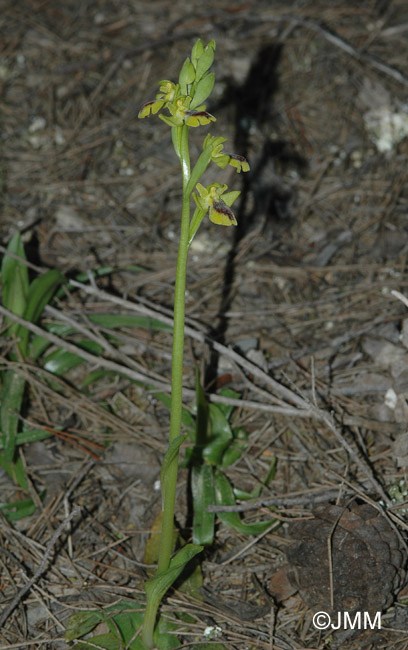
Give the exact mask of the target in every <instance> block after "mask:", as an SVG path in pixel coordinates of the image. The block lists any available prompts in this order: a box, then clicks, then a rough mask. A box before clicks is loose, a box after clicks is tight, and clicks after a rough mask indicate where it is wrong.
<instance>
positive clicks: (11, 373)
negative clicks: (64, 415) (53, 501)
mask: <svg viewBox="0 0 408 650" xmlns="http://www.w3.org/2000/svg"><path fill="white" fill-rule="evenodd" d="M25 259H26V258H25V253H24V247H23V244H22V242H21V236H20V233H16V234H15V235H14V236H13V237H12V239H11V240H10V243H9V245H8V248H7V254H5V255H4V257H3V261H2V266H1V282H2V300H3V307H5V308H6V309H8V310H9V311H10V312H12V313H13V314H15V315H16V316H20V317H22V318H24V320H27V321H29V322H30V323H36V322H37V320H38V319H39V317H40V316H41V313H42V311H43V309H44V307H45V305H46V304H47V303H48V302H49V301H50V300H51V298H52V296H53V295H54V293H55V292H56V290H57V288H58V287H59V285H60V284H61V283H62V282H64V276H63V275H62V273H60V271H57V270H56V269H53V270H51V271H47V272H46V273H44V275H42V276H40V277H37V278H35V279H34V280H33V281H32V282H31V284H30V282H29V277H28V270H27V265H26V264H25V263H24V261H25ZM6 325H7V329H6V330H5V331H4V332H3V334H4V335H7V336H8V337H11V338H12V340H13V341H14V343H15V345H14V346H13V348H12V349H11V350H10V352H9V353H8V355H7V356H8V361H9V362H11V363H10V365H9V366H8V367H6V368H5V369H4V370H3V376H2V386H1V393H0V400H1V405H0V424H1V432H2V433H1V443H2V445H1V446H2V451H0V465H1V466H2V467H3V469H5V470H6V472H7V473H8V474H9V475H10V476H11V477H12V478H13V479H14V480H15V481H16V482H17V483H18V484H19V485H20V487H22V488H24V489H26V488H27V479H26V475H25V471H24V467H23V465H22V462H21V459H20V458H19V457H16V444H17V434H18V431H19V427H20V413H21V410H22V406H23V400H24V392H25V388H26V380H25V378H24V373H23V368H22V364H24V362H26V361H27V360H29V359H30V360H31V361H35V360H36V358H38V356H39V354H41V351H42V349H41V347H39V346H37V347H35V346H34V347H31V346H30V343H31V341H30V332H29V331H28V329H27V328H26V327H24V326H23V325H19V324H18V323H16V322H13V321H12V320H11V318H7V319H6ZM13 365H14V367H13ZM17 366H18V367H19V369H18V370H17ZM21 503H24V504H25V505H27V504H26V502H25V501H24V502H21ZM24 512H25V513H26V514H27V510H24Z"/></svg>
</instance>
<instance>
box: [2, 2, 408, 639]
mask: <svg viewBox="0 0 408 650" xmlns="http://www.w3.org/2000/svg"><path fill="white" fill-rule="evenodd" d="M1 6H2V10H1V12H0V34H1V39H0V108H1V113H2V130H1V131H2V132H1V147H2V155H1V162H0V164H1V168H0V188H1V190H0V203H1V217H0V239H1V243H2V248H1V249H0V252H1V253H4V247H5V246H7V243H8V242H9V240H10V238H11V236H12V235H13V233H14V232H15V231H16V229H19V230H20V231H21V232H22V234H23V240H24V244H25V249H26V253H27V257H28V260H29V262H30V263H31V267H30V268H31V272H32V273H33V277H34V276H35V275H36V273H38V272H42V271H45V270H47V269H50V268H57V269H59V270H60V271H62V272H63V273H64V274H65V275H66V276H67V278H70V279H74V278H77V277H78V275H79V274H81V273H82V274H84V275H83V276H82V286H81V287H78V286H75V285H72V286H71V288H70V289H69V290H67V291H66V292H65V294H64V295H62V296H61V297H59V298H58V299H57V300H55V301H54V303H53V310H51V309H50V308H47V309H46V310H45V311H44V313H43V315H42V318H41V319H40V322H39V325H40V326H44V325H45V324H46V323H47V322H50V321H53V322H63V321H64V319H65V320H66V319H67V318H68V319H70V320H71V322H72V321H75V322H76V323H80V326H81V327H82V332H81V333H78V334H74V335H70V336H68V337H67V339H66V340H68V341H69V342H71V343H73V344H76V343H78V342H79V341H81V340H83V339H84V337H85V338H88V337H92V336H93V337H94V340H98V341H99V342H101V341H102V342H104V343H105V351H106V354H105V352H104V353H103V355H102V356H101V358H100V359H97V360H96V362H95V363H92V360H91V361H88V362H86V363H84V364H82V365H80V366H78V367H77V368H75V369H72V370H70V371H69V372H68V373H67V374H65V375H63V376H61V377H59V378H57V379H54V380H53V381H54V383H53V384H50V383H49V382H48V381H47V380H46V378H45V376H44V374H43V373H39V372H37V370H38V368H36V366H35V365H33V364H28V365H27V368H26V373H27V375H26V376H27V379H28V384H29V393H28V395H27V402H26V405H25V410H24V413H23V416H24V418H25V420H26V422H27V423H28V424H29V425H30V426H32V427H34V428H38V427H44V426H47V427H48V428H49V429H50V430H51V431H52V432H53V436H52V437H50V438H48V439H45V440H42V441H37V442H35V443H32V444H27V445H22V446H21V447H20V448H19V453H20V454H21V458H22V459H23V462H24V463H25V466H26V468H27V473H28V476H29V479H30V486H29V493H28V494H27V493H24V492H23V491H21V490H19V489H18V488H17V487H16V486H15V485H14V484H13V483H12V482H11V480H10V479H9V478H8V477H7V475H6V474H5V473H4V474H3V473H2V474H1V475H0V502H1V503H2V504H4V503H12V502H14V501H17V500H19V499H23V498H27V497H28V496H30V497H31V498H32V499H33V501H34V502H35V503H36V504H37V509H36V511H35V513H34V514H32V515H30V516H29V517H25V518H23V519H20V520H17V521H9V520H8V519H6V517H5V516H3V514H1V515H0V535H1V540H2V541H1V549H0V550H1V553H0V558H1V563H2V579H1V590H2V591H1V603H2V611H3V615H4V613H5V612H7V611H8V608H10V606H11V605H13V603H14V605H13V607H12V608H11V609H12V611H9V613H8V615H7V616H6V620H5V621H4V626H3V629H2V630H1V632H0V638H1V640H2V641H1V643H0V648H2V649H3V648H8V647H12V648H20V647H21V648H24V647H35V648H38V649H39V650H45V649H51V648H52V649H54V648H61V649H63V648H68V647H70V645H71V644H69V643H67V642H66V641H65V640H64V630H65V627H66V624H67V621H68V619H69V617H70V616H71V615H72V614H73V613H75V612H78V611H81V610H83V609H90V608H95V607H97V608H99V607H103V606H105V605H107V604H110V603H112V602H115V601H117V600H118V599H120V598H121V597H132V598H133V597H135V598H137V599H139V600H140V599H142V600H143V597H144V596H143V588H142V587H143V582H144V580H145V579H146V576H147V575H148V567H147V566H146V562H145V556H144V550H145V545H146V541H147V539H148V536H149V531H150V529H151V527H152V526H153V524H154V522H155V519H156V517H157V515H158V514H159V511H160V503H161V502H160V490H159V483H158V479H159V473H160V463H161V461H162V459H163V455H164V453H165V450H166V439H167V433H168V423H169V413H168V410H167V408H166V407H165V406H164V405H163V403H162V401H161V400H160V399H158V397H157V395H156V394H155V393H156V392H157V391H158V390H160V391H168V387H169V377H170V368H171V356H172V354H171V332H170V331H169V330H168V329H162V330H156V329H154V328H150V329H146V328H145V327H142V326H140V327H124V328H121V329H120V330H118V331H117V337H118V338H117V340H116V343H115V345H113V344H109V345H108V344H107V343H109V341H108V340H107V338H106V331H105V330H104V329H103V328H102V327H99V326H98V325H94V324H92V323H91V322H90V320H89V316H90V315H93V314H97V313H101V314H106V313H110V314H113V313H140V314H142V315H146V314H147V315H149V316H152V315H154V316H155V317H156V318H157V319H158V320H159V321H161V322H163V321H166V319H167V321H166V322H169V321H168V319H169V318H171V313H172V300H173V289H174V278H175V264H176V257H177V242H178V229H179V219H178V215H179V211H180V199H181V189H180V170H179V165H178V161H177V158H176V157H175V155H174V151H173V149H172V145H171V138H170V132H169V129H168V127H167V125H165V124H164V123H162V122H161V121H160V120H158V119H156V118H154V117H150V118H148V119H144V120H138V119H137V115H138V112H139V109H140V106H141V105H142V104H143V103H144V102H147V101H149V100H152V99H154V97H155V94H156V92H157V91H158V89H157V83H158V82H159V81H160V80H161V79H176V78H177V76H178V72H179V69H180V67H181V64H182V62H183V61H184V59H185V57H186V56H187V55H188V54H189V52H190V49H191V46H192V45H193V43H194V41H195V40H196V38H198V37H201V38H202V39H203V41H204V42H208V41H209V40H210V39H211V38H214V39H215V40H216V44H217V48H216V56H215V61H214V66H213V69H214V71H215V73H216V84H215V89H214V92H213V95H212V97H211V98H210V100H209V102H208V105H207V110H208V111H209V112H210V113H212V114H214V115H215V116H216V118H217V122H216V123H215V125H211V129H209V128H208V127H202V128H201V129H191V153H192V157H195V156H197V155H198V154H199V152H200V149H201V144H202V139H203V134H206V133H207V132H211V134H212V135H223V136H225V137H227V138H228V143H226V145H225V148H226V150H227V151H228V150H230V151H233V152H236V153H238V154H241V155H243V156H245V157H246V158H247V159H248V161H249V163H250V166H251V171H250V172H249V173H248V174H246V175H244V174H240V175H237V174H235V171H234V170H232V168H231V167H230V168H229V170H230V171H229V170H228V169H225V170H223V171H222V170H220V169H219V168H218V167H217V168H216V167H215V166H214V167H213V168H211V169H210V170H209V171H208V172H207V175H206V184H208V183H210V182H212V181H215V180H217V181H218V182H220V183H227V184H228V186H229V187H230V188H231V189H240V190H241V191H242V194H241V197H240V199H239V201H237V203H236V204H235V206H234V211H235V215H236V218H237V221H238V226H237V227H236V228H221V227H218V226H215V225H214V224H212V223H210V222H209V220H205V222H204V223H203V225H202V227H201V229H200V231H199V234H198V235H197V237H196V240H195V241H194V244H193V246H192V251H191V255H190V259H189V268H188V278H187V287H188V289H187V295H186V314H187V324H188V326H189V329H188V330H187V332H186V356H185V376H184V385H185V387H186V391H185V395H184V401H185V404H186V406H191V404H192V403H193V399H194V392H193V391H194V385H195V366H196V365H197V366H198V368H199V370H200V373H201V378H202V381H203V383H204V385H205V387H206V390H207V395H208V398H209V399H212V400H214V399H217V397H216V396H217V394H219V390H220V388H221V387H222V386H225V385H227V386H228V387H230V388H233V389H234V390H236V391H237V392H238V393H239V395H240V397H239V402H238V403H237V406H236V408H235V410H234V413H233V421H234V426H236V427H243V428H245V430H246V432H247V434H248V444H247V446H246V449H245V453H244V454H243V455H242V456H241V457H240V458H239V459H238V460H237V461H236V462H235V463H234V464H233V465H232V466H231V467H229V468H228V469H227V470H226V474H227V475H228V477H229V479H230V481H231V483H232V484H233V485H234V486H235V487H238V488H240V489H241V490H246V491H248V492H250V491H251V490H252V489H254V488H255V487H256V486H258V485H259V483H260V481H261V480H262V478H263V477H265V476H266V475H267V473H268V469H269V468H270V465H271V462H272V461H273V459H276V473H275V476H274V478H273V480H272V481H271V482H270V483H269V485H268V486H267V487H264V488H263V491H262V494H261V496H260V498H259V499H258V500H257V501H256V503H255V504H253V507H252V509H249V508H247V509H246V510H245V506H243V507H242V510H243V512H242V516H243V517H244V518H245V521H248V522H251V521H259V520H265V519H267V520H268V519H270V520H271V524H272V522H273V521H276V520H277V521H279V522H280V525H279V526H277V525H274V526H272V529H271V530H270V531H269V532H268V533H267V534H265V535H261V536H259V537H258V538H254V537H245V536H244V535H242V534H240V533H237V532H235V531H234V530H232V529H230V528H227V527H226V526H225V525H224V524H222V523H219V524H218V525H217V536H216V542H215V544H214V545H213V546H212V547H211V548H209V549H207V550H206V552H205V555H204V558H203V561H202V564H201V568H202V574H203V580H204V586H203V589H202V590H201V592H200V594H201V595H200V598H201V599H202V600H198V599H197V598H194V597H192V596H190V595H188V594H186V593H183V592H182V591H180V590H173V591H171V592H170V593H169V594H168V596H167V597H166V599H165V601H164V603H163V606H162V611H163V612H164V613H165V614H166V615H167V616H169V617H171V618H172V619H173V620H176V621H177V620H178V619H177V618H175V615H176V613H180V612H182V611H184V612H186V613H188V614H189V616H190V619H189V620H190V623H189V624H185V625H184V627H183V629H182V631H181V633H180V635H179V639H180V647H184V646H186V647H189V644H190V647H191V644H192V643H196V644H197V643H198V642H204V641H205V640H206V637H205V635H204V632H205V630H206V628H209V627H213V628H214V629H215V630H219V632H218V634H219V636H218V638H217V642H218V643H222V644H224V647H226V648H228V649H230V648H231V649H234V648H255V647H256V648H265V650H266V649H271V648H275V649H278V650H281V649H282V650H286V649H292V648H293V649H295V648H297V649H299V648H319V649H320V648H334V647H338V645H339V643H340V642H339V640H338V639H337V640H336V638H335V635H330V634H329V633H328V632H327V631H324V632H319V631H318V630H316V628H315V627H314V626H313V624H312V620H311V612H310V609H309V608H308V606H307V604H305V603H304V601H303V600H302V598H301V595H300V594H299V593H293V590H292V592H291V593H289V591H288V593H286V597H282V598H279V599H276V598H275V596H276V591H275V592H274V589H275V590H276V584H274V582H273V579H274V576H276V575H277V574H278V572H279V570H280V569H281V567H282V566H283V564H284V563H285V562H286V559H285V558H286V554H285V550H286V549H287V548H288V547H289V545H290V544H291V541H290V539H291V538H290V526H291V522H293V521H296V522H297V524H296V526H298V524H299V520H301V519H306V520H307V519H308V518H310V517H311V512H312V510H313V507H314V506H315V504H316V503H324V502H326V503H327V502H329V501H330V503H332V504H335V503H339V502H340V500H341V499H346V500H347V499H348V500H349V501H350V499H353V498H354V499H355V500H356V499H357V502H358V503H359V504H361V503H364V502H368V503H371V504H373V505H374V506H375V507H377V509H378V508H379V509H380V510H381V512H382V514H381V516H382V517H385V518H386V519H387V520H388V521H389V522H391V523H390V525H392V526H393V529H394V531H395V535H398V536H399V538H401V539H402V540H404V536H405V531H406V529H407V523H408V520H407V511H406V504H405V499H406V495H407V494H408V489H407V487H406V483H405V481H406V468H407V467H408V441H407V435H408V434H407V433H406V431H407V413H408V406H407V395H408V380H407V377H408V374H407V373H408V370H407V368H408V365H407V361H408V320H407V316H406V314H407V306H408V300H407V298H406V297H405V298H404V296H408V290H407V285H408V276H406V273H407V270H406V266H407V251H408V224H407V216H408V213H407V210H408V190H407V164H406V161H407V154H408V139H407V136H408V105H407V99H406V98H407V89H408V57H407V50H408V48H407V34H408V7H407V3H406V2H405V1H404V0H394V2H392V3H387V2H383V1H381V0H363V1H362V2H358V3H355V2H347V1H346V0H333V1H332V2H323V1H321V0H316V1H312V0H309V1H308V0H297V1H291V2H278V1H274V0H271V1H267V0H258V1H257V2H251V1H250V2H242V3H240V2H236V3H235V2H229V1H227V0H225V1H221V2H216V1H215V0H210V1H209V2H207V3H202V2H197V0H190V2H188V3H187V2H186V1H185V0H174V1H173V2H169V0H155V1H154V2H146V1H145V0H125V1H123V0H121V2H119V1H117V0H98V1H96V0H94V1H92V0H85V1H84V2H74V1H73V0H67V1H66V2H64V3H53V2H49V0H31V1H30V0H21V2H18V3H15V2H12V1H11V0H3V2H2V3H1ZM227 145H228V146H227ZM101 269H105V270H107V272H106V274H103V273H101ZM98 273H99V275H98ZM121 300H122V302H121ZM404 300H405V301H404ZM4 325H5V323H4V320H3V323H2V330H4ZM8 350H9V348H8V342H7V340H6V339H5V338H4V339H3V344H2V358H1V363H2V367H3V368H4V367H5V366H6V365H7V363H8V361H7V358H6V355H7V353H8ZM113 362H114V363H116V364H119V365H120V367H121V368H122V370H123V372H121V373H119V372H118V369H117V366H116V371H115V372H111V373H108V372H106V373H105V375H104V377H103V378H102V379H100V380H99V381H98V382H94V383H92V384H90V385H89V386H88V387H87V389H86V390H84V389H81V382H82V381H83V380H84V379H85V378H86V377H87V376H88V375H89V373H90V372H91V371H94V370H96V369H99V370H105V371H109V370H112V366H109V363H111V364H112V363H113ZM132 372H133V373H139V374H142V375H143V376H145V377H147V378H148V380H149V381H150V382H151V384H150V385H151V388H150V389H146V388H144V387H143V386H141V385H140V384H137V383H135V382H134V381H133V380H132ZM133 379H134V376H133ZM61 430H63V431H64V434H65V435H64V436H61V434H60V433H58V432H60V431H61ZM271 506H273V508H272V509H271ZM327 507H329V506H327ZM70 516H71V519H69V524H68V528H66V527H65V528H64V526H62V527H61V528H59V526H60V525H61V524H62V523H63V522H64V521H65V520H66V519H67V518H69V517H70ZM176 516H177V523H178V526H179V527H180V529H181V530H182V532H183V535H184V537H185V539H189V535H191V528H190V526H191V511H190V503H189V498H188V472H187V470H186V469H182V470H181V472H180V480H179V483H178V493H177V513H176ZM296 530H299V529H298V528H297V529H296ZM33 578H34V579H33ZM30 579H31V583H30V589H28V590H27V591H26V592H24V593H23V591H22V590H23V588H24V586H25V585H27V582H28V581H29V580H30ZM275 582H276V580H275ZM271 585H272V586H271ZM281 587H282V591H283V592H284V591H285V590H284V586H282V585H281ZM371 587H372V585H371ZM274 593H275V596H274ZM281 595H282V594H281ZM284 595H285V594H284ZM405 597H406V594H405V595H404V590H403V591H400V592H399V594H397V595H396V596H395V599H393V600H394V602H393V604H392V606H391V607H389V608H388V609H387V610H386V611H384V612H383V615H382V630H381V631H371V630H367V631H366V632H364V634H362V635H360V636H359V637H358V638H355V637H354V636H353V637H350V638H349V639H346V638H342V639H341V647H350V648H361V647H374V646H375V647H378V646H381V647H383V648H389V649H391V648H398V649H401V650H402V649H403V648H406V647H408V641H407V639H408V616H407V609H406V600H405ZM13 599H16V600H13ZM277 601H279V602H277ZM385 601H387V602H388V600H387V598H384V602H385ZM328 608H329V604H328ZM0 616H1V613H0Z"/></svg>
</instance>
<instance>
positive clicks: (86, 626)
mask: <svg viewBox="0 0 408 650" xmlns="http://www.w3.org/2000/svg"><path fill="white" fill-rule="evenodd" d="M101 613H102V612H99V611H86V612H77V613H76V614H72V616H70V617H69V619H68V625H67V627H66V628H65V638H66V640H67V641H73V640H74V639H80V638H81V636H84V634H88V633H89V632H92V630H93V629H94V627H96V626H97V625H98V623H99V622H100V620H101Z"/></svg>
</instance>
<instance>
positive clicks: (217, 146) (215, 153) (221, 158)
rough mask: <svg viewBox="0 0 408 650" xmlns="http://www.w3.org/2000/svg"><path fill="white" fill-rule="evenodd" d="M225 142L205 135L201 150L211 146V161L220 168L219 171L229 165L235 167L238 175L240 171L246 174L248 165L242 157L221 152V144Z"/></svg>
mask: <svg viewBox="0 0 408 650" xmlns="http://www.w3.org/2000/svg"><path fill="white" fill-rule="evenodd" d="M226 140H227V138H222V137H219V138H215V137H213V136H211V135H207V137H206V138H205V140H204V142H203V149H205V148H206V147H208V146H209V145H212V147H213V149H212V153H211V160H212V161H213V162H215V164H216V165H218V167H221V169H225V168H226V166H227V165H231V166H232V167H235V169H236V170H237V172H238V173H239V172H241V171H243V172H248V171H249V164H248V161H247V159H246V158H244V156H239V155H238V154H235V153H227V152H226V151H223V148H224V144H223V143H224V142H226Z"/></svg>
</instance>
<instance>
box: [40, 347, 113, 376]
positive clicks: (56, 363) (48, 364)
mask: <svg viewBox="0 0 408 650" xmlns="http://www.w3.org/2000/svg"><path fill="white" fill-rule="evenodd" d="M76 345H77V347H78V348H82V349H83V350H87V351H88V352H92V353H93V354H101V353H102V351H103V347H102V346H101V345H99V343H96V341H80V342H79V343H76ZM81 363H84V360H83V359H82V357H80V356H79V355H78V354H74V353H73V352H69V351H68V350H63V349H62V348H59V349H58V350H54V352H51V354H49V355H48V356H47V357H45V359H44V368H45V370H47V371H48V372H52V374H53V375H57V376H60V375H63V374H65V373H66V372H68V371H69V370H71V369H72V368H76V367H77V366H79V365H80V364H81Z"/></svg>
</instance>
